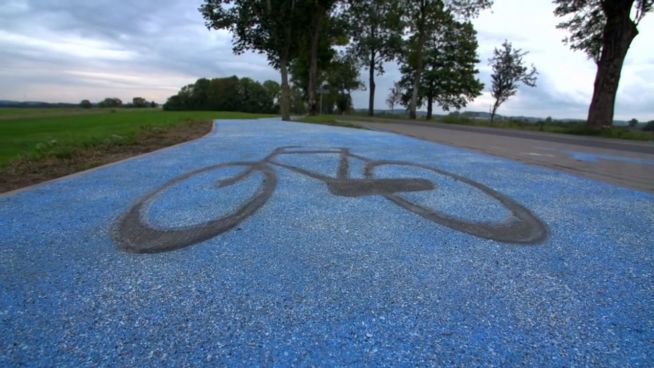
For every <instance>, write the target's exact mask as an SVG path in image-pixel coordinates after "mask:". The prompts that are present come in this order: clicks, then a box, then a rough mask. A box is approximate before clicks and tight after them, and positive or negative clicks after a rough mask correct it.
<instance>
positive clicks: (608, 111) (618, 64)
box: [554, 0, 654, 126]
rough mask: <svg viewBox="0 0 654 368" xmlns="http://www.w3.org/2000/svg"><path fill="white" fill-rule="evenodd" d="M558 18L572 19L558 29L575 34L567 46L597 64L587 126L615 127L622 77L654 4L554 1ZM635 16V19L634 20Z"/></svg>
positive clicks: (626, 0) (607, 0) (634, 0)
mask: <svg viewBox="0 0 654 368" xmlns="http://www.w3.org/2000/svg"><path fill="white" fill-rule="evenodd" d="M554 3H555V4H556V9H555V10H554V14H556V15H557V16H560V17H567V16H571V17H570V18H568V19H567V20H565V21H563V22H562V23H560V24H559V25H558V28H567V29H568V30H569V31H570V32H571V34H570V36H569V37H568V38H566V39H565V40H564V42H566V43H568V44H570V47H571V48H572V49H573V50H581V51H584V52H586V53H587V54H588V56H589V57H590V58H592V59H593V60H594V61H595V63H596V64H597V73H596V74H595V84H594V89H593V99H592V100H591V103H590V107H589V109H588V119H587V122H588V124H589V125H591V126H602V125H612V124H613V113H614V110H615V98H616V95H617V93H618V84H619V83H620V74H621V73H622V66H623V64H624V59H625V57H626V56H627V51H629V47H630V46H631V42H632V41H633V40H634V38H635V37H636V36H637V35H638V24H639V23H640V21H641V20H642V19H643V17H644V16H645V14H646V13H648V12H650V11H652V9H653V8H654V0H554ZM632 14H633V18H632Z"/></svg>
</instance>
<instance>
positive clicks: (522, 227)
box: [114, 146, 547, 253]
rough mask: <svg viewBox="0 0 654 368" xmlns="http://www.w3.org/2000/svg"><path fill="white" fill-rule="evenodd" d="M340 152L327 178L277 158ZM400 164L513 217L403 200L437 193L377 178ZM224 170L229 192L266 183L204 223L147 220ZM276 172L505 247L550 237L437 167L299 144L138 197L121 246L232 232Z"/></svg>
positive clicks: (161, 245) (119, 228)
mask: <svg viewBox="0 0 654 368" xmlns="http://www.w3.org/2000/svg"><path fill="white" fill-rule="evenodd" d="M312 154H335V155H338V157H339V164H338V168H337V172H336V175H335V176H333V177H332V176H327V175H323V174H321V173H317V172H314V171H310V170H306V169H304V168H301V167H298V166H294V165H289V164H286V163H282V162H279V161H278V160H276V158H277V157H279V156H281V155H312ZM351 159H357V160H361V161H363V162H364V163H365V165H364V169H363V177H362V178H353V177H352V176H351V175H350V160H351ZM389 165H393V166H401V167H407V168H411V169H420V170H424V171H426V172H431V173H435V174H438V175H443V176H446V177H449V178H451V179H454V180H455V181H456V182H458V183H461V184H464V185H468V186H470V187H472V188H475V189H477V190H479V191H481V192H482V193H484V194H485V195H487V196H488V197H490V198H493V199H495V200H497V201H498V202H499V203H500V204H501V205H502V206H504V208H506V209H507V210H508V211H509V212H510V213H511V216H510V217H508V218H506V219H503V220H502V221H500V222H487V221H469V220H465V219H461V218H457V217H453V216H450V215H448V214H446V213H444V212H441V211H438V210H435V209H433V208H429V207H428V206H426V205H424V204H421V203H416V202H415V201H412V200H409V199H407V198H405V197H403V196H402V193H410V192H424V191H433V190H438V189H437V186H436V185H435V184H434V183H433V182H432V181H430V180H427V179H424V178H420V177H409V178H376V177H375V170H376V169H379V168H382V167H384V166H389ZM222 168H241V169H240V170H238V172H237V174H235V175H233V176H230V177H228V178H225V179H222V180H218V181H217V182H216V185H215V189H216V190H219V189H221V188H226V187H230V186H235V185H238V184H239V183H243V182H244V180H246V179H248V178H250V177H253V176H254V175H255V174H256V173H260V174H261V175H259V177H260V178H261V182H260V183H258V187H257V190H256V191H255V193H254V194H253V195H252V196H250V197H249V198H247V199H246V200H245V201H244V202H243V203H242V204H240V205H239V206H238V207H237V208H236V209H235V210H234V211H232V212H231V213H229V214H227V215H225V216H221V217H217V218H212V219H209V220H207V221H205V222H202V223H199V224H195V225H190V226H184V227H181V228H161V227H155V226H152V225H151V224H150V223H149V222H148V221H147V218H146V216H145V212H146V209H147V208H148V206H149V205H150V204H151V203H152V202H153V201H154V200H155V199H156V197H157V196H158V195H159V194H161V193H163V192H164V191H166V190H167V189H169V188H171V187H173V186H175V185H176V184H178V183H180V182H182V181H184V180H186V179H189V178H191V177H193V176H195V175H201V174H205V173H209V172H212V171H214V170H218V169H222ZM275 169H287V170H290V171H292V172H294V173H296V174H299V175H304V176H307V177H311V178H314V179H317V180H320V181H322V182H324V183H325V184H326V186H327V189H328V190H329V192H330V193H332V194H333V195H336V196H342V197H362V196H370V195H380V196H383V197H385V198H386V199H388V200H389V201H390V202H391V203H394V204H396V205H398V206H400V207H402V208H404V209H406V210H408V211H410V212H413V213H415V214H417V215H419V216H422V217H423V218H425V219H428V220H431V221H433V222H435V223H437V224H439V225H443V226H447V227H449V228H451V229H454V230H457V231H461V232H464V233H467V234H470V235H474V236H477V237H480V238H485V239H493V240H497V241H500V242H505V243H514V244H536V243H540V242H542V241H544V240H545V239H546V238H547V227H546V226H545V225H544V224H543V222H542V221H541V220H540V219H539V218H538V217H536V215H534V214H533V213H532V212H531V211H530V210H529V209H527V208H526V207H524V206H522V205H521V204H519V203H517V202H516V201H514V200H513V199H511V198H509V197H508V196H506V195H504V194H502V193H500V192H498V191H495V190H493V189H491V188H489V187H487V186H485V185H483V184H481V183H478V182H476V181H473V180H471V179H469V178H466V177H463V176H460V175H456V174H453V173H450V172H447V171H444V170H441V169H437V168H434V167H430V166H426V165H421V164H416V163H411V162H406V161H390V160H372V159H369V158H367V157H364V156H360V155H357V154H354V153H352V152H350V150H349V149H348V148H328V149H321V148H318V149H309V148H303V147H297V146H287V147H279V148H277V149H275V150H273V151H272V152H271V153H270V154H269V155H268V156H266V157H265V158H263V159H262V160H260V161H237V162H228V163H221V164H216V165H212V166H208V167H204V168H201V169H198V170H194V171H191V172H189V173H186V174H184V175H181V176H179V177H177V178H174V179H172V180H170V181H168V182H167V183H166V184H164V185H163V186H161V187H160V188H158V189H156V190H154V191H153V192H151V193H149V194H147V195H146V196H144V197H143V198H141V199H139V200H138V201H137V202H136V203H135V204H134V205H133V206H132V207H131V208H130V209H129V210H128V211H127V212H126V213H125V215H124V216H122V217H121V218H120V219H119V221H118V222H117V224H116V226H115V229H114V239H115V241H116V243H117V245H118V246H119V247H120V248H121V249H124V250H126V251H128V252H134V253H157V252H166V251H171V250H175V249H180V248H184V247H187V246H191V245H193V244H197V243H199V242H202V241H205V240H208V239H211V238H213V237H215V236H217V235H220V234H222V233H224V232H226V231H229V230H230V229H232V228H233V227H235V226H236V225H238V224H239V223H241V222H242V221H243V220H245V219H246V218H248V217H250V216H252V215H253V214H254V213H255V212H256V211H257V210H258V209H259V208H261V207H262V206H263V205H264V204H265V203H266V202H267V201H268V199H270V197H271V196H272V194H273V193H274V192H275V188H276V187H277V174H276V173H275Z"/></svg>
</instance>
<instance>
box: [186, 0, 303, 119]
mask: <svg viewBox="0 0 654 368" xmlns="http://www.w3.org/2000/svg"><path fill="white" fill-rule="evenodd" d="M299 3H300V2H299V1H297V0H265V1H264V0H204V3H203V4H202V5H201V6H200V9H199V10H200V12H201V13H202V16H203V17H204V19H205V21H206V22H205V24H206V26H207V27H208V28H209V29H227V30H230V31H231V32H232V35H233V37H234V38H233V50H234V52H235V53H237V54H240V53H243V52H244V51H245V50H255V51H257V52H260V53H264V54H266V56H267V57H268V62H269V63H270V64H271V65H272V66H273V67H274V68H276V69H279V71H280V74H281V81H282V83H281V98H280V110H281V114H282V119H284V120H290V88H289V83H288V65H289V62H290V61H291V60H292V59H293V57H294V55H295V52H296V50H297V46H298V44H297V42H296V41H297V38H298V36H299V34H298V32H299V31H300V30H298V29H297V27H296V24H302V20H303V19H304V18H305V14H303V13H302V11H303V10H304V9H302V7H300V6H299V5H300V4H299Z"/></svg>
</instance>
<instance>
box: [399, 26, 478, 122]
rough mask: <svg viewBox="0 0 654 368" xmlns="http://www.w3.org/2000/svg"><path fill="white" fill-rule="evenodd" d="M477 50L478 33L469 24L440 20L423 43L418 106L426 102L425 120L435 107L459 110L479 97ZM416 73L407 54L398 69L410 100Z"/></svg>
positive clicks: (413, 62) (411, 54)
mask: <svg viewBox="0 0 654 368" xmlns="http://www.w3.org/2000/svg"><path fill="white" fill-rule="evenodd" d="M477 47H478V44H477V32H476V31H475V30H474V28H473V26H472V23H470V22H459V21H456V20H455V19H453V18H451V17H450V18H449V19H443V20H442V21H441V23H440V25H439V27H438V28H437V29H436V30H435V32H434V33H433V34H432V36H431V37H429V39H428V40H427V41H426V42H425V49H424V50H422V54H423V65H424V70H423V73H422V75H421V78H420V86H419V91H418V93H417V105H422V104H423V103H424V102H426V104H427V116H426V118H427V120H429V119H431V117H432V115H433V104H434V103H437V104H438V105H440V106H441V108H442V109H443V110H445V111H449V109H450V108H456V109H460V108H463V107H465V106H466V105H467V103H468V101H472V100H473V99H474V98H476V97H477V96H479V95H480V94H481V91H482V89H483V88H484V85H483V83H481V82H480V81H479V80H478V79H477V78H476V75H477V73H478V70H477V69H476V67H475V66H476V64H477V63H478V62H479V59H478V58H477ZM415 69H416V55H415V52H409V53H408V54H407V55H406V57H405V58H404V60H403V65H402V67H401V68H400V71H401V72H402V74H403V78H402V80H401V81H400V82H401V84H402V85H403V86H404V87H405V89H406V90H407V91H409V93H410V95H411V97H413V83H412V82H413V76H414V75H415ZM406 100H408V101H411V100H410V99H409V98H406Z"/></svg>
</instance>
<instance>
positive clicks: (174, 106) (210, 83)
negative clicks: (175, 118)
mask: <svg viewBox="0 0 654 368" xmlns="http://www.w3.org/2000/svg"><path fill="white" fill-rule="evenodd" d="M279 89H280V87H279V84H278V83H277V82H274V81H266V82H264V84H261V83H259V82H257V81H254V80H252V79H250V78H240V79H239V78H238V77H237V76H231V77H228V78H214V79H211V80H209V79H207V78H201V79H198V80H197V81H196V82H195V83H194V84H189V85H187V86H184V87H182V89H181V90H180V91H179V92H178V93H177V94H176V95H174V96H172V97H170V98H169V99H168V101H167V102H166V104H164V106H163V107H164V110H217V111H242V112H251V113H276V112H277V107H276V98H277V93H278V91H279Z"/></svg>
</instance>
